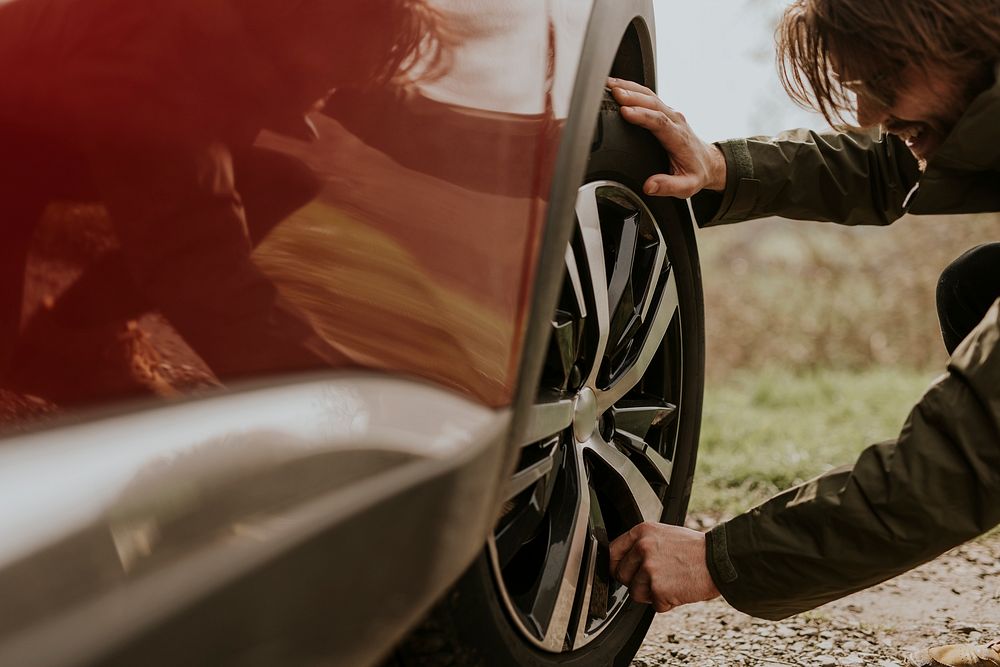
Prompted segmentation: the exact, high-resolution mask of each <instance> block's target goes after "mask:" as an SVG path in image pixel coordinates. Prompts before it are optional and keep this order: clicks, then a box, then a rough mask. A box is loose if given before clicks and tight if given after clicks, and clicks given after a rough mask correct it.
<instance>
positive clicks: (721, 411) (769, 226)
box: [654, 0, 1000, 525]
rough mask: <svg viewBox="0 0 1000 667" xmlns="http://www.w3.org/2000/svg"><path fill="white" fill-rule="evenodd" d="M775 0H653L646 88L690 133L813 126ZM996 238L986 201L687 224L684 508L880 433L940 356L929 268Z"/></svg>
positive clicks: (753, 498)
mask: <svg viewBox="0 0 1000 667" xmlns="http://www.w3.org/2000/svg"><path fill="white" fill-rule="evenodd" d="M786 5H787V1H786V0H699V1H698V2H690V1H687V0H654V6H655V10H656V19H657V50H658V58H659V81H658V84H657V85H658V92H659V94H660V96H661V97H662V98H663V99H664V100H665V101H666V102H667V103H668V104H670V105H671V106H673V107H674V108H676V109H678V110H680V111H682V112H683V113H684V114H685V115H686V116H687V118H688V121H689V122H690V123H691V125H692V126H693V127H694V129H695V130H696V131H697V132H698V133H699V135H700V136H701V137H702V138H703V139H706V140H709V141H714V140H720V139H727V138H731V137H741V136H750V135H757V134H763V135H772V134H776V133H778V132H780V131H782V130H785V129H789V128H793V127H810V128H814V129H824V128H826V124H825V122H824V121H823V119H822V117H820V116H819V115H818V114H815V113H812V112H809V111H806V110H804V109H801V108H799V107H797V106H796V105H795V104H794V103H793V102H791V101H790V100H789V99H788V97H787V96H786V95H785V93H784V92H783V90H782V88H781V85H780V83H779V81H778V76H777V69H776V65H775V60H774V28H775V26H776V24H777V21H778V19H779V17H780V15H781V12H782V10H783V8H784V7H785V6H786ZM996 240H1000V216H998V215H987V216H947V217H911V216H908V217H905V218H903V219H902V220H899V221H898V222H896V223H895V224H893V225H891V226H889V227H884V228H883V227H866V228H848V227H841V226H839V225H832V224H826V223H814V222H792V221H786V220H779V219H769V220H760V221H753V222H747V223H741V224H737V225H729V226H724V227H716V228H712V229H707V230H701V231H699V232H698V241H699V252H700V254H701V266H702V273H703V276H704V287H705V313H706V328H707V346H708V350H707V359H708V388H707V392H706V398H705V416H704V422H703V427H702V444H701V451H700V454H699V464H698V475H697V477H696V483H695V492H694V496H693V497H692V503H691V511H692V513H693V514H694V517H695V519H696V521H697V522H698V523H701V524H702V525H704V524H711V523H712V522H714V521H715V520H717V519H718V518H719V517H720V516H726V515H730V514H732V513H735V512H739V511H742V510H744V509H746V508H748V507H750V506H751V505H753V504H756V503H757V502H759V501H761V500H763V499H765V498H766V497H768V496H769V495H771V494H772V493H773V492H775V491H777V490H780V489H781V488H785V487H787V486H790V485H792V484H794V483H797V482H800V481H804V480H806V479H808V478H810V477H812V476H814V475H816V474H819V473H821V472H823V471H824V470H826V469H828V468H831V467H835V466H838V465H841V464H843V463H849V462H850V461H852V460H853V459H854V457H855V456H856V455H857V454H858V453H859V452H860V451H861V450H862V449H863V448H864V447H865V446H867V445H869V444H873V443H875V442H877V441H880V440H886V439H890V438H893V437H895V436H896V435H897V434H898V432H899V429H900V427H901V426H902V424H903V422H904V420H905V419H906V416H907V414H908V412H909V410H910V408H911V407H912V406H913V404H914V403H915V402H916V401H917V400H918V399H919V397H920V396H921V394H922V393H923V391H924V390H925V389H926V387H927V385H928V384H929V383H930V382H931V381H932V380H933V379H934V377H935V376H937V375H939V374H941V373H942V372H943V371H944V367H945V363H946V361H947V355H946V354H945V352H944V346H943V344H942V343H941V336H940V332H939V330H938V326H937V316H936V310H935V305H934V290H935V285H936V283H937V277H938V275H939V274H940V272H941V270H942V269H944V267H945V266H947V265H948V263H949V262H951V261H952V260H953V259H954V258H956V257H958V256H959V255H960V254H962V253H963V252H964V251H965V250H967V249H969V248H971V247H973V246H975V245H977V244H979V243H984V242H989V241H996Z"/></svg>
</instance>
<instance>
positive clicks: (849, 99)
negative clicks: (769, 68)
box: [776, 0, 1000, 124]
mask: <svg viewBox="0 0 1000 667" xmlns="http://www.w3.org/2000/svg"><path fill="white" fill-rule="evenodd" d="M776 40H777V45H778V71H779V74H780V76H781V83H782V85H783V86H784V88H785V90H786V91H787V92H788V94H789V95H790V96H791V97H792V99H794V100H795V101H796V102H798V103H799V104H800V105H802V106H805V107H807V108H812V109H815V110H817V111H819V112H820V113H822V114H823V116H824V117H825V118H826V120H827V121H828V122H830V123H831V124H838V123H842V122H843V121H844V115H845V113H850V112H851V111H853V110H854V100H853V96H852V94H851V93H850V91H848V90H847V89H845V87H844V86H843V85H842V83H841V82H840V81H839V80H838V79H837V77H836V76H835V74H834V73H835V72H836V73H837V74H839V75H840V76H841V77H842V78H843V79H845V80H846V79H850V80H857V81H861V82H864V84H865V85H866V86H869V87H871V88H873V89H875V90H878V91H880V92H882V93H884V94H885V95H886V96H888V97H891V95H892V93H893V86H894V85H895V84H896V82H897V81H898V77H899V75H900V73H901V72H902V71H903V70H904V69H905V68H906V67H907V66H909V65H915V66H917V67H923V68H927V67H945V68H947V69H949V70H953V71H955V72H963V73H967V74H968V73H975V74H974V78H976V83H977V84H980V83H981V84H984V85H985V84H988V80H986V81H984V78H985V77H990V76H992V67H993V64H994V63H995V62H997V61H998V60H1000V0H794V2H792V4H791V5H790V6H789V7H788V8H787V9H786V10H785V13H784V16H783V17H782V19H781V23H780V24H779V25H778V29H777V33H776Z"/></svg>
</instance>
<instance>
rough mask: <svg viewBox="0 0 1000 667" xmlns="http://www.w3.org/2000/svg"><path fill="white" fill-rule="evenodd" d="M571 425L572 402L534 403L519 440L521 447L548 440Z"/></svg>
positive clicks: (566, 400)
mask: <svg viewBox="0 0 1000 667" xmlns="http://www.w3.org/2000/svg"><path fill="white" fill-rule="evenodd" d="M572 423H573V401H571V400H568V399H563V400H556V401H547V402H543V403H536V404H535V405H533V406H532V407H531V410H530V412H529V414H528V420H527V424H526V425H525V430H524V435H523V436H522V437H521V438H520V443H521V446H522V447H526V446H528V445H530V444H533V443H535V442H538V441H539V440H543V439H545V438H548V437H550V436H552V435H555V434H556V433H559V432H560V431H562V430H564V429H567V428H569V426H570V424H572Z"/></svg>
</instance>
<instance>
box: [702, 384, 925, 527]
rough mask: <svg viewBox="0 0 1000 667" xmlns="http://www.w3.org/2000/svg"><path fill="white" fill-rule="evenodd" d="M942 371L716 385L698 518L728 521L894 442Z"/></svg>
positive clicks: (707, 421)
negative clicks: (871, 449) (706, 516)
mask: <svg viewBox="0 0 1000 667" xmlns="http://www.w3.org/2000/svg"><path fill="white" fill-rule="evenodd" d="M931 380H933V374H928V373H927V372H921V371H913V370H905V369H899V368H892V367H884V366H883V367H875V368H872V369H871V370H866V371H841V370H816V371H809V372H805V373H795V372H792V371H788V370H775V369H770V370H766V369H765V370H761V371H752V372H751V371H739V372H737V373H735V374H732V375H730V377H729V378H728V379H726V380H724V381H722V380H715V381H713V383H712V384H711V385H710V386H709V387H708V388H707V391H706V395H705V411H704V417H703V420H702V430H701V433H702V435H701V448H700V451H699V455H698V468H697V472H696V474H695V484H694V492H693V495H692V498H691V505H690V511H691V512H694V513H707V514H715V515H722V516H728V515H732V514H735V513H738V512H741V511H743V510H745V509H747V508H749V507H751V506H753V505H756V504H757V503H759V502H761V501H763V500H765V499H766V498H768V497H769V496H771V495H772V494H773V493H775V492H776V491H779V490H782V489H785V488H788V487H789V486H792V485H794V484H797V483H799V482H802V481H805V480H807V479H809V478H811V477H814V476H815V475H818V474H820V473H822V472H824V471H826V470H829V469H830V468H833V467H837V466H839V465H842V464H844V463H850V462H851V461H853V460H854V458H855V457H856V456H857V455H858V453H859V452H860V451H861V450H862V449H864V448H865V447H867V446H868V445H870V444H873V443H875V442H879V441H882V440H887V439H890V438H893V437H895V436H896V435H897V434H898V433H899V429H900V427H901V426H902V425H903V422H904V421H905V419H906V417H907V414H908V413H909V411H910V409H911V408H912V407H913V405H914V403H916V401H917V400H918V399H919V398H920V396H921V395H922V394H923V392H924V390H925V389H926V388H927V386H928V385H929V384H930V382H931Z"/></svg>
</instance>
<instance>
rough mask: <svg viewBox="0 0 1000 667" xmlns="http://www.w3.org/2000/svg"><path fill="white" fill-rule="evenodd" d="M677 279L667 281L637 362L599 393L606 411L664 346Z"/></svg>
mask: <svg viewBox="0 0 1000 667" xmlns="http://www.w3.org/2000/svg"><path fill="white" fill-rule="evenodd" d="M677 307H678V299H677V281H676V280H675V279H674V274H673V272H671V273H670V275H669V276H668V277H667V281H666V284H665V285H664V286H663V291H662V292H661V294H660V302H659V304H657V307H656V310H655V311H654V313H653V321H652V322H651V323H650V325H649V329H648V330H647V331H646V338H645V340H644V341H643V343H642V349H640V350H639V354H638V356H637V357H636V360H635V363H633V364H632V366H631V367H630V368H629V369H628V370H627V371H625V372H624V373H622V374H621V375H620V376H619V377H618V379H617V380H616V381H615V383H614V384H612V385H611V386H610V387H608V388H607V389H606V390H603V391H601V390H599V391H598V392H597V407H598V409H599V410H600V411H601V412H603V411H604V410H607V409H608V408H610V407H611V406H612V405H614V404H615V403H617V402H618V401H619V400H620V399H621V398H622V397H623V396H624V395H625V394H626V393H627V392H628V390H629V389H631V388H633V387H634V386H636V385H637V384H639V380H641V379H642V376H643V375H644V374H645V372H646V369H647V368H648V367H649V364H650V362H651V361H652V360H653V356H654V355H655V354H656V351H657V350H658V349H659V347H660V343H661V341H662V340H663V336H664V334H665V333H666V332H667V326H669V325H670V321H671V320H672V319H673V318H674V315H675V313H676V312H677Z"/></svg>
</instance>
